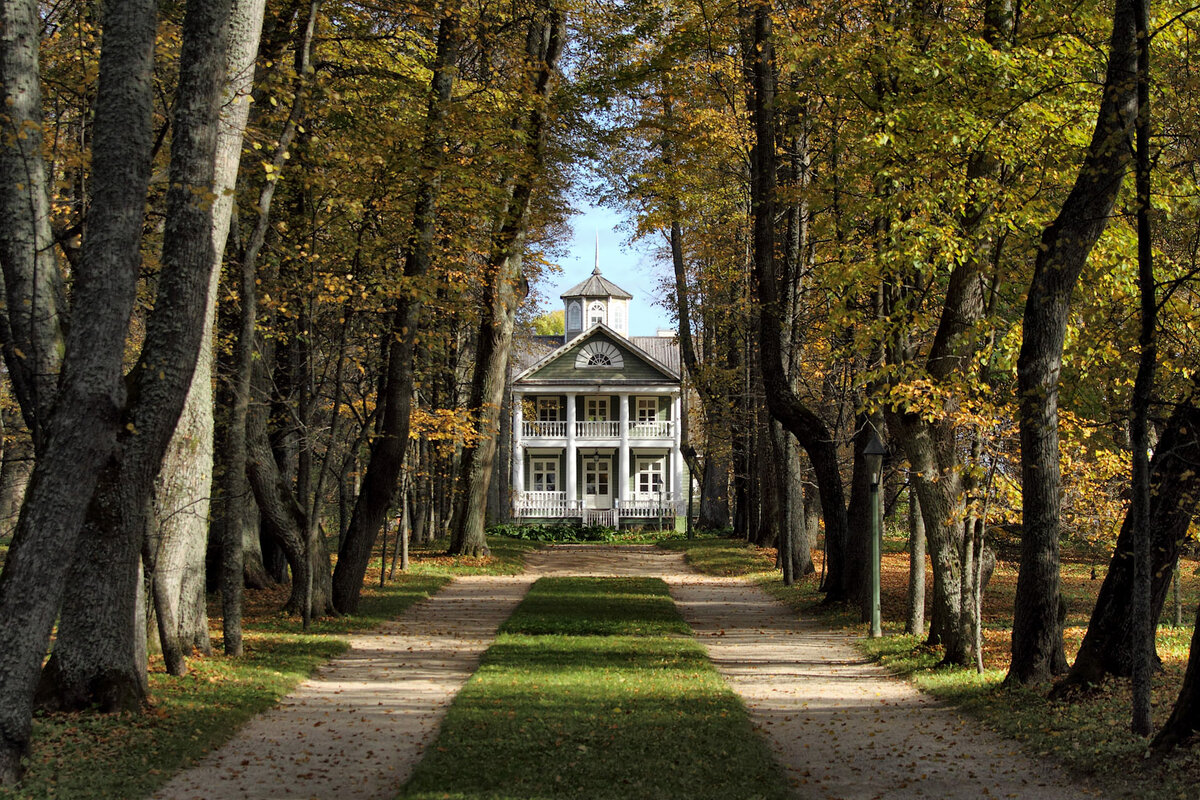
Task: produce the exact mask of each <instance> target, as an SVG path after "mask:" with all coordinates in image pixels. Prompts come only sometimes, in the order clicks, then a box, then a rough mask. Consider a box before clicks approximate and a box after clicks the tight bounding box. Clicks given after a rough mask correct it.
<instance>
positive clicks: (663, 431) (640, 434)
mask: <svg viewBox="0 0 1200 800" xmlns="http://www.w3.org/2000/svg"><path fill="white" fill-rule="evenodd" d="M674 425H675V423H674V422H673V421H672V420H669V419H659V420H647V421H643V422H631V423H629V438H630V439H671V438H673V436H674V430H675V429H674Z"/></svg>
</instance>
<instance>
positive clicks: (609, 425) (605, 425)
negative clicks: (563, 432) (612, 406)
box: [575, 420, 621, 439]
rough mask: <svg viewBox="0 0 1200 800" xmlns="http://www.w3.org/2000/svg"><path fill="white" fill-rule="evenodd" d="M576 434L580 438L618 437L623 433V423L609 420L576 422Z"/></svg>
mask: <svg viewBox="0 0 1200 800" xmlns="http://www.w3.org/2000/svg"><path fill="white" fill-rule="evenodd" d="M575 435H576V436H577V437H579V438H580V439H616V438H617V437H618V436H620V435H621V423H619V422H610V421H608V420H587V421H586V422H576V423H575Z"/></svg>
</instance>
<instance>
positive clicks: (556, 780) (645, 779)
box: [403, 578, 789, 800]
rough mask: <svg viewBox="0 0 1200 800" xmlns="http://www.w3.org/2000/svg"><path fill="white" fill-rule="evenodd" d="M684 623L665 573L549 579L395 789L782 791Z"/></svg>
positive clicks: (582, 793)
mask: <svg viewBox="0 0 1200 800" xmlns="http://www.w3.org/2000/svg"><path fill="white" fill-rule="evenodd" d="M551 609H556V610H557V615H558V617H559V619H558V620H557V621H556V620H555V619H554V618H553V617H554V615H553V614H551V613H550V610H551ZM668 611H669V613H668ZM591 614H596V615H597V617H596V619H595V620H594V622H592V623H589V622H588V618H589V615H591ZM681 626H682V627H681ZM685 630H686V625H684V623H683V622H682V620H681V619H680V618H679V616H678V612H677V611H675V609H674V605H673V604H672V603H671V601H670V597H669V595H668V594H667V587H666V584H664V583H663V582H662V581H660V580H657V579H610V578H543V579H542V580H540V581H538V582H537V583H536V584H535V585H534V587H533V589H532V590H531V592H530V594H529V597H528V598H527V599H526V600H525V601H524V602H523V603H522V605H521V606H520V607H518V609H517V611H516V612H515V613H514V615H513V618H512V619H511V620H510V621H509V622H508V623H507V624H506V626H505V631H506V632H504V633H502V634H501V635H500V636H499V637H498V638H497V640H496V643H495V644H494V645H493V646H492V647H491V648H490V649H489V650H488V651H487V653H486V654H485V655H484V658H483V662H482V664H481V666H480V669H479V671H478V672H477V673H476V674H475V676H474V677H473V678H472V679H471V681H470V682H468V684H467V685H466V686H465V687H464V688H463V690H462V691H461V692H460V693H459V695H458V697H457V698H456V699H455V701H454V703H453V705H452V706H451V708H450V711H449V713H448V714H447V716H446V719H445V720H444V722H443V723H442V728H441V732H440V734H439V736H438V739H437V740H436V741H435V742H434V744H433V746H432V747H431V748H430V749H429V751H428V753H427V755H426V757H425V759H424V760H423V761H422V762H421V763H420V764H419V765H418V767H417V769H416V771H415V773H414V775H413V777H412V779H411V780H410V782H409V783H408V785H407V786H406V787H405V789H404V792H403V796H404V797H409V798H423V799H425V800H433V799H434V798H439V799H441V798H453V799H454V800H468V799H469V800H484V798H488V799H490V800H499V799H500V798H545V799H547V800H548V799H550V798H595V799H596V800H606V799H607V798H621V800H626V798H629V797H688V798H694V799H695V800H704V799H705V798H713V800H718V799H719V800H726V798H732V797H736V798H739V799H747V798H783V797H788V796H789V793H788V790H787V785H786V780H785V777H784V775H783V772H782V770H780V769H779V767H778V766H777V765H776V764H775V762H774V760H773V758H772V757H771V754H770V752H769V750H768V749H767V746H766V744H765V743H764V742H763V740H762V739H761V738H760V737H759V735H758V734H757V733H756V732H755V731H754V729H753V727H752V726H751V723H750V719H749V716H748V714H747V712H746V709H745V707H744V706H743V705H742V703H741V701H740V700H739V699H738V698H737V696H736V695H734V694H733V692H731V691H730V690H729V689H728V688H727V687H726V686H725V684H724V682H723V681H722V680H721V678H720V676H719V675H718V674H717V672H716V670H715V669H713V667H712V665H711V664H710V663H709V661H708V659H707V657H706V656H705V653H704V650H703V649H702V648H701V647H700V646H699V645H698V644H696V643H695V642H694V641H693V640H691V639H690V638H684V637H683V636H680V635H678V634H680V633H683V632H684V631H685ZM647 631H648V632H653V635H646V634H644V633H642V632H647ZM535 632H536V633H535ZM485 765H486V766H485Z"/></svg>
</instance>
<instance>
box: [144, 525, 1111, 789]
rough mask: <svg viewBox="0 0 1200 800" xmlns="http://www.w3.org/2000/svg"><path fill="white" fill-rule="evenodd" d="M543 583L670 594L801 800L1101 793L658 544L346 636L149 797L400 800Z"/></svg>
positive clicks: (544, 568)
mask: <svg viewBox="0 0 1200 800" xmlns="http://www.w3.org/2000/svg"><path fill="white" fill-rule="evenodd" d="M543 575H641V576H658V577H662V578H663V579H664V580H666V581H667V583H668V584H669V585H670V587H671V594H672V596H673V597H674V598H675V601H676V603H677V604H678V605H679V607H680V610H681V611H682V613H683V615H684V618H685V619H687V621H688V622H689V623H690V624H691V625H692V627H693V628H694V629H695V631H696V635H697V637H698V639H699V641H700V642H701V643H702V644H703V645H704V646H705V647H706V648H707V649H708V652H709V655H710V657H711V658H712V659H713V661H714V663H715V664H716V666H717V668H718V669H719V670H720V671H721V673H722V674H723V675H724V676H725V679H726V680H727V681H728V682H729V685H730V686H731V687H732V688H733V689H734V691H736V692H737V693H738V694H739V695H741V696H742V698H743V699H744V700H745V702H746V704H747V706H748V707H749V708H750V711H751V714H752V715H753V717H754V719H755V721H756V723H757V724H758V726H759V728H760V729H761V730H762V731H763V732H764V733H765V735H766V736H767V737H768V738H769V739H770V741H771V743H772V746H773V748H774V750H775V753H776V756H777V758H778V759H779V761H780V763H782V764H784V765H785V766H786V767H787V769H788V770H789V773H790V774H791V775H792V777H793V778H794V779H795V781H796V783H797V785H798V790H799V792H798V793H799V796H800V797H803V798H806V800H807V799H808V798H812V799H813V800H824V799H826V798H828V799H829V800H860V798H861V799H862V800H866V799H868V798H882V797H887V798H889V800H892V799H893V798H901V799H903V798H964V800H965V799H966V798H970V799H971V800H975V799H976V798H981V797H1016V798H1022V799H1023V800H1043V799H1045V800H1050V798H1053V799H1054V800H1081V799H1082V798H1085V797H1095V796H1096V795H1095V794H1086V793H1084V792H1081V791H1080V790H1079V789H1078V787H1076V786H1074V785H1073V784H1072V783H1071V781H1070V780H1069V778H1068V777H1067V776H1066V775H1065V774H1063V773H1062V772H1061V771H1060V770H1058V769H1057V768H1054V767H1052V766H1050V765H1048V764H1045V763H1042V762H1039V761H1035V760H1032V759H1030V758H1028V757H1026V756H1024V755H1023V754H1021V753H1020V752H1019V750H1018V748H1017V746H1016V745H1015V744H1013V743H1012V742H1009V741H1007V740H1004V739H1001V738H1000V737H998V736H995V735H992V734H990V733H987V732H982V731H979V730H977V726H976V725H974V724H972V723H971V722H968V721H967V720H965V719H963V718H961V717H960V716H959V715H958V714H957V713H955V712H954V711H952V710H950V709H946V708H942V707H939V706H938V705H937V704H936V703H934V702H933V701H931V700H929V699H928V698H926V697H924V696H923V695H921V694H920V693H919V692H917V691H916V690H915V689H913V688H912V687H910V686H909V685H908V684H906V683H904V682H903V681H899V680H897V679H895V678H892V677H890V676H888V675H886V674H885V673H884V672H883V671H882V670H881V669H879V668H878V667H876V666H874V665H872V664H869V663H866V662H865V661H863V659H862V658H861V657H860V656H859V655H858V653H857V651H855V650H854V648H853V647H852V645H851V643H850V641H851V640H850V639H849V637H846V636H844V635H841V634H835V633H830V632H828V631H825V630H822V629H820V628H819V627H816V626H814V625H812V624H811V623H806V622H803V621H798V620H796V619H795V618H794V615H793V614H792V613H791V612H789V611H788V610H787V609H785V608H784V607H783V606H782V605H781V604H779V603H777V602H776V601H775V600H773V599H772V598H771V597H770V596H768V595H767V594H766V593H765V592H763V591H762V590H761V589H759V588H758V587H756V586H752V585H749V584H747V583H746V582H744V581H741V580H737V579H732V578H709V577H703V576H699V575H696V574H695V573H694V572H693V571H691V570H690V568H688V567H687V566H686V565H685V563H684V560H683V556H682V555H681V554H679V553H670V552H666V551H663V550H660V549H658V548H655V547H649V546H647V547H630V546H624V547H605V546H591V545H564V546H559V547H554V548H546V549H544V550H541V551H538V552H536V553H532V554H530V556H529V557H528V561H527V570H526V572H525V573H524V574H523V575H521V576H519V577H516V578H497V577H469V578H459V579H458V580H456V581H454V582H453V583H451V584H450V585H449V586H447V587H445V588H444V589H443V590H442V591H440V592H439V593H438V594H437V595H435V596H434V597H432V598H430V599H429V600H425V601H423V602H421V603H418V604H417V605H415V606H413V607H412V608H411V609H409V611H408V612H407V613H406V614H405V615H404V616H403V617H401V618H400V619H399V620H397V621H396V622H393V623H391V624H389V625H387V626H385V627H384V628H382V629H380V630H379V631H378V632H376V633H374V634H370V635H363V636H356V637H353V639H352V648H351V650H350V651H349V652H348V653H347V654H346V655H344V656H342V657H340V658H337V659H334V660H333V661H331V662H330V663H329V664H327V665H326V666H325V667H323V668H322V669H321V670H320V671H319V672H318V673H317V674H316V675H314V676H313V677H312V678H311V679H309V680H307V681H305V682H304V683H303V684H301V685H300V687H299V688H298V689H297V690H296V691H295V692H293V693H292V694H291V695H289V696H288V697H287V698H285V699H284V700H283V702H282V703H281V704H280V706H279V707H277V708H275V709H273V710H271V711H269V712H266V713H265V714H262V715H260V716H258V717H256V718H255V719H254V720H252V721H251V722H250V723H249V724H248V725H247V726H246V727H245V728H243V729H242V730H241V731H239V732H238V733H237V735H236V736H235V737H234V739H233V740H232V741H231V742H230V743H229V744H227V745H226V746H225V747H223V748H222V749H221V750H219V751H218V752H216V753H214V754H212V755H210V756H209V757H208V758H207V759H205V760H204V761H203V762H201V763H200V764H199V765H197V766H196V767H194V768H193V769H190V770H188V771H186V772H184V773H181V774H180V775H178V776H176V777H175V778H174V779H173V780H172V781H171V782H170V783H169V784H167V786H166V787H164V789H163V790H162V791H161V792H159V794H157V795H156V797H159V798H165V799H169V800H191V799H192V798H203V800H240V799H242V798H250V799H259V798H261V799H263V800H265V799H266V798H290V797H303V798H320V800H335V799H336V800H359V799H360V798H372V799H373V798H392V797H395V795H396V793H397V792H398V790H399V787H400V786H401V785H402V784H403V782H404V781H405V780H406V779H407V777H408V775H409V774H410V773H411V771H412V768H413V766H415V765H416V763H417V761H418V760H419V759H420V757H421V755H422V753H423V752H424V748H425V746H426V745H427V744H428V742H429V741H430V740H431V739H432V737H433V735H434V734H435V732H436V730H437V727H438V725H439V724H440V722H441V719H442V716H443V715H444V714H445V711H446V707H447V706H448V705H449V703H450V701H451V700H452V699H453V697H454V695H455V694H456V693H457V692H458V690H459V688H461V686H462V685H463V683H465V682H466V680H467V678H469V677H470V675H471V673H472V672H473V671H474V669H475V667H476V665H477V664H478V661H479V656H480V654H482V652H483V651H484V650H485V649H486V648H487V646H488V644H489V643H490V642H491V641H492V639H493V638H494V636H495V633H496V629H497V628H498V626H499V625H500V623H501V622H503V621H504V620H505V619H506V618H507V617H508V615H509V614H510V613H511V612H512V609H513V608H515V607H516V605H517V603H518V602H520V600H521V598H522V597H524V595H525V592H526V591H528V588H529V586H530V585H531V584H532V582H533V581H534V580H536V579H537V578H538V577H541V576H543ZM731 800H737V799H736V798H731Z"/></svg>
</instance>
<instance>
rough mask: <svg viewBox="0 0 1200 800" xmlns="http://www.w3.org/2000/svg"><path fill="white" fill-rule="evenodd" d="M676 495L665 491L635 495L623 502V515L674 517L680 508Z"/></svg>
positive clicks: (651, 517)
mask: <svg viewBox="0 0 1200 800" xmlns="http://www.w3.org/2000/svg"><path fill="white" fill-rule="evenodd" d="M678 505H679V504H678V503H677V502H676V499H675V495H673V494H668V493H663V495H662V497H659V496H658V495H657V494H654V495H643V496H636V495H635V496H634V497H631V498H630V499H628V500H626V501H625V502H624V503H622V504H621V516H622V517H625V518H630V517H636V518H639V519H653V518H655V517H672V516H674V515H675V511H676V509H677V508H678Z"/></svg>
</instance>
